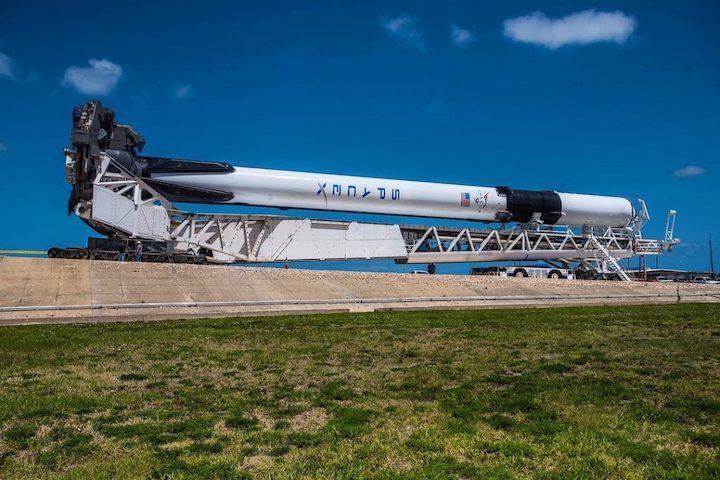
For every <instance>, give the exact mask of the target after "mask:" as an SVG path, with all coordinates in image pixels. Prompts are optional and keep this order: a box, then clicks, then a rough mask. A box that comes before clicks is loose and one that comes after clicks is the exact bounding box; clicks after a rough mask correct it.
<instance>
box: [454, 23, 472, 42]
mask: <svg viewBox="0 0 720 480" xmlns="http://www.w3.org/2000/svg"><path fill="white" fill-rule="evenodd" d="M450 40H451V41H452V44H453V45H455V46H456V47H467V46H468V45H470V44H471V43H473V42H474V41H475V35H473V33H472V32H471V31H470V30H467V29H464V28H460V27H458V26H457V25H454V24H453V25H450Z"/></svg>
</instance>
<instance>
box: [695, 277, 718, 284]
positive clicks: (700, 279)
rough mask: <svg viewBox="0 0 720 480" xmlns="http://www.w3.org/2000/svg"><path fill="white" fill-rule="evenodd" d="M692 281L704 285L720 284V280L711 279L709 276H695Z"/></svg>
mask: <svg viewBox="0 0 720 480" xmlns="http://www.w3.org/2000/svg"><path fill="white" fill-rule="evenodd" d="M692 283H702V284H705V285H720V280H713V279H711V278H710V277H695V278H693V279H692Z"/></svg>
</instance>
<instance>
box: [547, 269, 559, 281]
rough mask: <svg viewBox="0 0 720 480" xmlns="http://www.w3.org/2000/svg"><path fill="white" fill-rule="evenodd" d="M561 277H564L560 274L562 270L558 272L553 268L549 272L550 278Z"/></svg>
mask: <svg viewBox="0 0 720 480" xmlns="http://www.w3.org/2000/svg"><path fill="white" fill-rule="evenodd" d="M561 277H562V275H560V272H558V271H557V270H553V271H552V272H550V273H549V274H548V278H552V279H553V280H558V279H560V278H561Z"/></svg>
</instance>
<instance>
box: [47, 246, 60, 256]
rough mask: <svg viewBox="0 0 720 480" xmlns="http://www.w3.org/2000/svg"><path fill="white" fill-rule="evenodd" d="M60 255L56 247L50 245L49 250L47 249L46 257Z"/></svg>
mask: <svg viewBox="0 0 720 480" xmlns="http://www.w3.org/2000/svg"><path fill="white" fill-rule="evenodd" d="M58 257H60V249H59V248H56V247H52V248H51V249H50V250H48V258H58Z"/></svg>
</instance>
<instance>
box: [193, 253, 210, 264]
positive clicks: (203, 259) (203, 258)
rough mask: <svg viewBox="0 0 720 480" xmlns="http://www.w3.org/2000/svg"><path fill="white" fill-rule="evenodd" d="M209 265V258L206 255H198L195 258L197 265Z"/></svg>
mask: <svg viewBox="0 0 720 480" xmlns="http://www.w3.org/2000/svg"><path fill="white" fill-rule="evenodd" d="M206 263H207V257H206V256H205V255H198V256H197V257H195V265H205V264H206Z"/></svg>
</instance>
